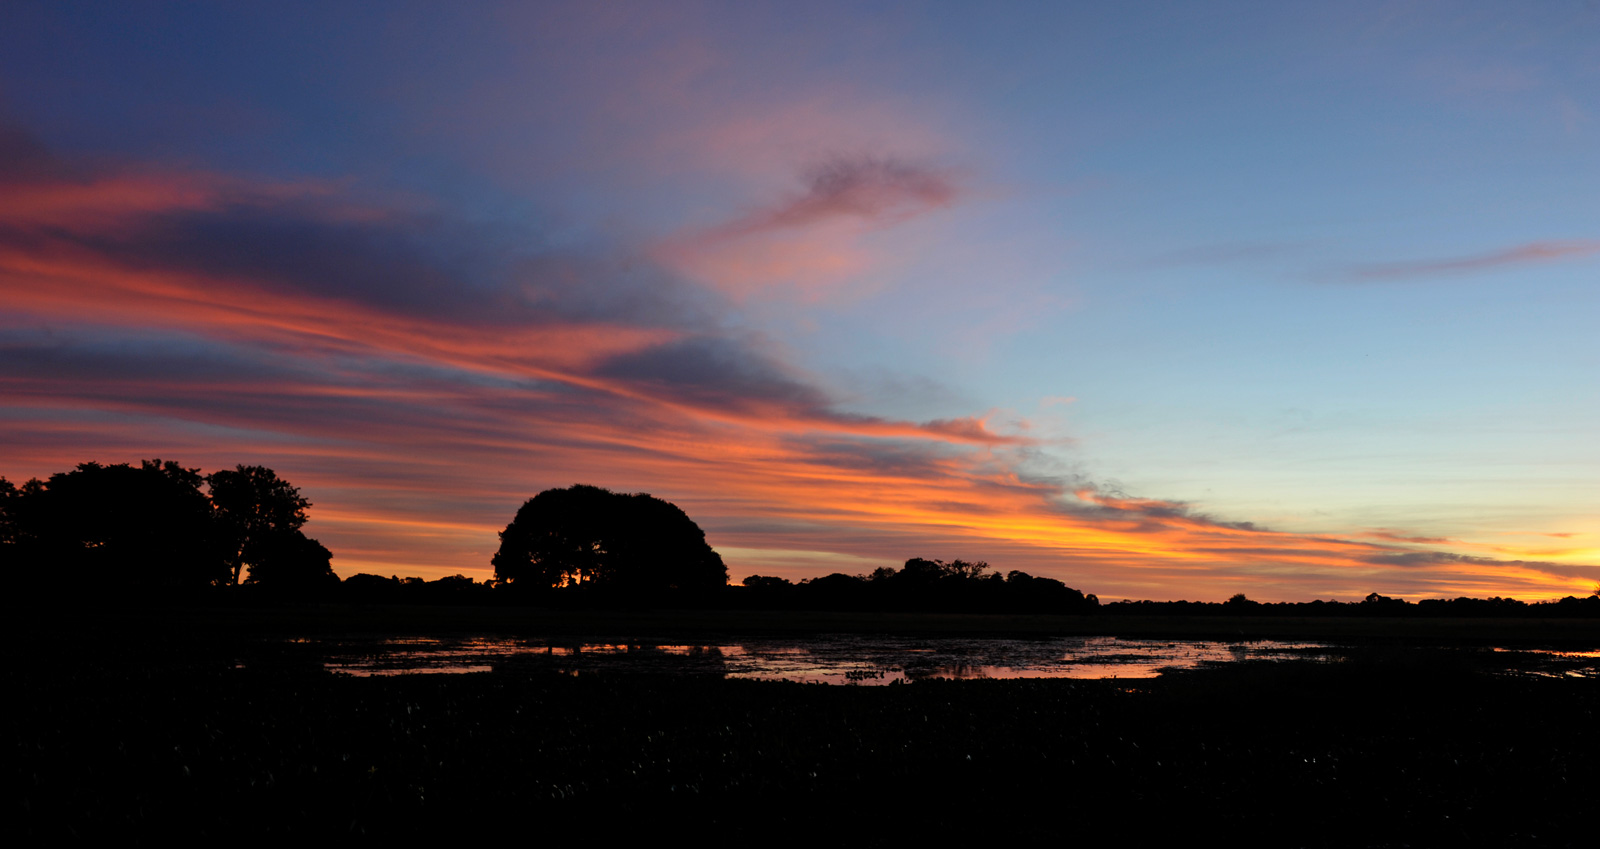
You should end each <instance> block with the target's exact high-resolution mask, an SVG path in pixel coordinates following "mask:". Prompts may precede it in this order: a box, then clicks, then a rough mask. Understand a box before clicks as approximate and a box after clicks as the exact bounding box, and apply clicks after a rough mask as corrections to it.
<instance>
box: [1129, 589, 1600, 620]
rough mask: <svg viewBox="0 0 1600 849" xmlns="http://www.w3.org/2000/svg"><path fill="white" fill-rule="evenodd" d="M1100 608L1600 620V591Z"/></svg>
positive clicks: (1138, 612) (1148, 612)
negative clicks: (1539, 596)
mask: <svg viewBox="0 0 1600 849" xmlns="http://www.w3.org/2000/svg"><path fill="white" fill-rule="evenodd" d="M1100 610H1101V611H1102V612H1104V613H1106V614H1109V615H1112V616H1264V617H1269V616H1298V617H1321V616H1328V617H1338V616H1381V617H1388V618H1413V617H1414V618H1438V619H1450V618H1454V619H1475V618H1510V619H1515V618H1523V617H1530V618H1551V619H1569V618H1600V589H1597V592H1596V593H1595V594H1593V595H1589V596H1585V597H1583V598H1577V597H1576V596H1567V597H1566V598H1562V599H1557V600H1555V601H1535V602H1527V601H1519V600H1517V599H1514V598H1500V597H1498V596H1496V597H1494V598H1466V597H1461V598H1425V599H1422V600H1421V601H1416V602H1409V601H1406V600H1404V599H1399V598H1390V597H1388V596H1384V595H1379V594H1377V593H1371V594H1369V595H1368V596H1367V597H1366V598H1365V599H1362V600H1361V601H1348V602H1346V601H1279V602H1260V601H1252V600H1250V599H1249V598H1246V597H1245V596H1244V595H1243V594H1240V595H1235V596H1234V597H1233V598H1230V599H1228V600H1227V601H1224V602H1205V601H1126V600H1124V601H1114V602H1111V603H1109V604H1104V605H1101V607H1100Z"/></svg>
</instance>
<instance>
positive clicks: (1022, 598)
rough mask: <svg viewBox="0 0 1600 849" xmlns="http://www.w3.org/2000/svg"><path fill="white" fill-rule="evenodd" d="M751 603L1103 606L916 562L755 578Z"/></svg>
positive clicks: (968, 609) (966, 569)
mask: <svg viewBox="0 0 1600 849" xmlns="http://www.w3.org/2000/svg"><path fill="white" fill-rule="evenodd" d="M743 583H744V592H743V593H738V595H741V596H742V595H746V594H748V595H749V596H750V598H749V599H747V600H746V601H747V602H748V603H750V604H751V605H753V606H761V607H770V608H816V609H829V610H926V611H940V612H953V613H954V612H963V613H1088V612H1091V611H1093V610H1094V609H1095V608H1096V607H1098V606H1099V604H1100V600H1099V599H1097V598H1095V597H1094V596H1093V595H1085V594H1084V593H1083V592H1081V591H1080V590H1075V589H1073V588H1072V587H1069V586H1067V585H1066V584H1063V583H1062V582H1060V581H1058V580H1055V579H1054V578H1036V577H1034V576H1032V575H1029V574H1028V573H1026V572H1021V571H1016V570H1012V571H1011V572H1008V573H1006V574H1004V575H1002V574H1000V573H999V572H997V571H995V570H993V569H991V568H990V567H989V564H988V563H985V562H983V561H978V562H969V561H966V560H952V561H950V562H948V563H946V562H945V561H943V560H928V559H925V558H921V557H913V558H911V559H910V560H907V561H906V563H905V567H904V568H901V569H893V568H890V567H887V566H885V567H881V568H879V569H877V570H875V571H873V572H872V573H871V574H866V575H846V574H844V573H842V572H835V573H834V574H832V575H826V576H823V577H821V578H808V579H806V580H803V581H801V582H799V583H798V584H796V583H791V582H790V581H788V580H786V579H784V578H773V577H767V576H763V575H751V576H750V577H748V578H745V579H744V582H743Z"/></svg>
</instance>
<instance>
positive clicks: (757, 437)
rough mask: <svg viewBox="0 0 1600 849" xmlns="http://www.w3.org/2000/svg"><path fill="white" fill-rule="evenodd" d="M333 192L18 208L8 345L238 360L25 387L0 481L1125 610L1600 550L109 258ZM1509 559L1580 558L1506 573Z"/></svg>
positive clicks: (620, 352) (183, 187)
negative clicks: (1227, 502) (526, 518)
mask: <svg viewBox="0 0 1600 849" xmlns="http://www.w3.org/2000/svg"><path fill="white" fill-rule="evenodd" d="M323 192H324V190H323V189H320V188H316V187H309V188H296V187H282V186H278V187H270V186H269V187H264V188H261V187H257V188H251V187H246V186H242V185H240V184H237V183H235V182H231V181H222V180H220V179H215V178H206V177H203V176H194V175H172V176H168V177H161V176H159V175H142V176H140V177H138V178H136V179H135V178H126V179H124V178H106V179H104V180H101V181H99V182H84V183H77V184H73V185H70V186H50V185H40V186H36V187H34V188H33V189H32V190H31V192H22V193H17V194H10V195H6V196H5V200H4V201H3V202H0V221H10V222H11V223H12V224H14V225H16V226H18V227H20V228H21V229H22V230H24V231H26V232H28V233H31V234H33V237H32V238H31V239H20V240H15V242H14V243H8V244H5V245H4V246H0V295H3V297H4V298H5V302H6V304H7V306H8V310H9V311H10V313H11V318H10V319H9V321H10V325H11V327H12V328H13V329H14V328H27V327H30V326H32V325H34V324H45V323H54V324H59V325H64V326H68V327H89V328H94V329H95V332H96V333H100V332H102V331H115V332H122V333H126V334H131V335H133V336H139V335H141V334H143V335H146V336H148V335H150V334H152V333H155V332H158V331H159V332H161V333H164V334H166V336H165V338H166V339H168V340H169V343H170V344H172V345H189V346H193V347H194V348H196V349H197V350H200V351H202V352H212V351H216V352H224V353H230V354H231V353H233V352H242V353H239V357H240V362H238V363H232V364H230V363H222V364H220V365H217V366H216V367H214V368H212V367H209V366H208V364H207V362H206V355H205V354H202V355H200V356H198V357H189V358H185V359H183V363H184V364H185V366H186V367H187V368H189V371H187V372H185V371H183V369H175V368H174V367H173V365H172V363H168V362H165V361H161V360H153V361H150V362H147V363H146V362H142V361H140V360H139V359H138V357H137V356H135V357H128V356H124V355H123V354H122V353H120V352H119V350H120V349H119V350H113V351H111V352H110V353H109V354H106V355H104V356H102V357H100V358H99V359H94V358H92V357H90V356H89V355H87V354H86V355H83V356H81V357H79V358H78V359H71V358H68V359H64V360H62V361H61V362H59V363H53V362H52V363H47V364H46V365H44V366H40V367H39V368H38V369H36V370H35V371H32V372H29V371H26V370H18V371H16V372H13V373H8V374H7V375H6V376H5V377H3V378H0V386H3V388H4V390H5V394H6V397H7V398H8V399H9V404H10V410H11V412H10V413H8V416H9V418H8V424H9V426H10V429H11V430H12V431H13V433H14V435H13V436H10V437H8V439H7V442H8V454H7V457H6V461H7V463H8V464H10V467H9V468H6V469H3V470H0V472H4V473H5V474H7V475H8V476H11V477H13V478H17V479H25V478H27V477H30V476H47V475H49V474H50V473H52V472H56V471H64V470H66V469H69V468H71V467H72V466H73V465H75V464H77V463H79V462H84V461H90V460H94V461H99V462H130V461H137V460H139V459H143V458H148V457H156V456H160V457H163V458H166V459H177V460H179V461H180V462H182V463H185V464H198V465H201V466H202V467H204V468H206V469H207V470H212V469H216V468H222V467H227V466H231V465H234V464H236V463H250V464H257V463H259V464H263V465H269V466H272V467H274V468H275V469H276V470H277V471H278V472H279V473H280V474H281V475H283V476H284V477H285V478H286V479H288V480H290V481H292V482H294V483H295V484H296V485H298V486H300V487H301V489H302V490H303V492H305V494H307V495H308V496H309V497H310V498H311V500H312V501H313V505H314V506H313V508H312V511H311V515H312V521H311V523H310V524H309V525H308V526H307V531H308V532H309V533H311V534H312V535H313V536H318V537H319V538H321V539H322V541H323V542H324V543H325V544H327V545H328V546H329V548H331V549H332V550H333V551H334V554H335V559H334V566H335V568H336V569H337V570H338V571H339V572H340V573H341V574H343V575H346V576H348V575H350V574H353V573H356V572H381V573H385V574H388V573H393V574H400V575H419V576H423V577H430V578H431V577H440V576H443V575H449V574H457V573H461V574H467V575H474V576H477V577H486V576H487V572H488V568H489V567H488V559H489V556H490V555H491V554H492V553H493V551H494V549H495V547H496V545H497V541H496V537H495V534H496V532H497V530H498V529H499V528H502V527H504V524H505V522H507V521H509V520H510V517H511V516H512V514H513V513H514V512H515V510H516V509H517V507H518V506H519V505H520V504H521V503H522V501H523V500H524V499H526V498H528V497H531V496H532V495H534V494H535V493H537V492H538V491H540V490H542V489H546V488H550V487H557V486H567V485H570V484H572V483H590V484H595V485H600V486H606V487H609V488H612V489H615V490H620V491H630V492H633V491H647V492H651V493H652V494H655V495H657V496H658V497H662V498H665V499H667V500H670V501H672V502H674V503H676V504H678V505H679V506H680V507H682V508H684V510H685V511H686V512H688V513H689V515H690V516H691V517H692V518H694V519H695V520H697V521H698V522H699V524H700V525H701V526H702V527H703V528H704V529H706V530H707V533H708V538H709V540H710V541H711V543H712V545H713V546H714V547H722V546H725V547H727V548H728V549H730V550H737V551H738V552H740V554H739V556H738V557H737V558H735V559H734V560H733V562H730V563H729V566H730V570H731V572H732V573H733V576H734V578H735V579H736V580H737V579H738V578H739V577H742V576H743V575H748V574H752V573H767V574H778V575H782V576H785V577H791V578H803V577H810V576H812V575H813V574H815V573H809V572H807V571H806V570H807V569H810V568H814V567H815V566H816V565H818V564H824V563H829V562H838V563H849V564H856V565H857V566H863V565H864V564H879V565H898V564H899V563H900V562H902V561H904V560H905V559H907V558H909V557H913V556H926V557H936V558H943V559H949V558H956V557H959V558H963V559H969V560H987V561H989V562H990V563H991V564H992V565H993V566H994V567H996V568H998V569H1000V570H1001V571H1009V570H1011V569H1020V570H1023V571H1026V572H1030V573H1032V574H1036V575H1043V576H1048V577H1055V578H1059V579H1062V580H1064V581H1066V582H1067V583H1068V584H1070V585H1072V586H1075V587H1079V588H1081V589H1083V590H1085V591H1086V592H1093V593H1096V594H1099V595H1100V596H1101V597H1102V598H1104V599H1107V600H1110V599H1114V598H1117V597H1122V596H1130V597H1151V598H1180V597H1186V598H1197V599H1199V598H1208V599H1221V598H1226V597H1227V596H1229V595H1231V594H1232V593H1233V592H1237V591H1244V592H1247V593H1248V594H1250V595H1251V596H1252V597H1256V598H1259V599H1261V600H1280V599H1308V598H1312V597H1325V596H1339V597H1343V598H1345V599H1353V598H1360V597H1362V596H1364V595H1365V594H1366V593H1367V592H1372V591H1377V592H1383V593H1385V594H1389V595H1401V596H1408V597H1413V598H1414V597H1418V596H1431V597H1437V596H1455V595H1485V594H1493V595H1502V596H1510V597H1515V598H1524V599H1543V598H1551V597H1557V596H1562V595H1568V594H1584V593H1586V592H1587V591H1588V589H1589V588H1590V587H1591V586H1592V585H1593V583H1594V580H1595V578H1594V571H1595V570H1594V568H1593V567H1588V566H1584V565H1583V564H1581V563H1578V562H1576V561H1575V560H1572V558H1591V559H1592V558H1593V557H1594V555H1595V554H1596V549H1595V548H1594V547H1593V546H1589V545H1580V544H1573V545H1566V544H1563V545H1560V546H1544V547H1537V548H1536V547H1528V546H1498V547H1497V546H1491V545H1487V544H1479V543H1474V542H1471V541H1462V540H1446V539H1434V538H1416V537H1408V536H1406V535H1404V534H1400V533H1395V532H1392V531H1389V530H1369V531H1361V530H1356V531H1352V532H1351V534H1350V538H1342V537H1338V536H1329V535H1319V534H1303V533H1292V532H1279V531H1271V530H1262V529H1257V528H1253V527H1247V526H1236V525H1229V524H1223V523H1219V522H1215V521H1212V520H1209V519H1205V518H1201V517H1197V516H1195V515H1192V514H1190V513H1189V512H1188V511H1187V510H1186V509H1185V507H1184V505H1182V504H1175V503H1171V502H1164V501H1160V500H1158V499H1149V498H1127V497H1120V496H1119V497H1114V496H1111V495H1107V494H1104V493H1101V492H1099V491H1097V490H1095V489H1093V488H1092V487H1090V488H1085V487H1081V486H1073V485H1068V484H1058V483H1050V482H1041V481H1038V480H1030V479H1027V478H1026V477H1024V476H1023V475H1022V473H1021V471H1020V470H1021V468H1022V465H1023V463H1024V461H1025V456H1024V455H1023V453H1021V452H1024V451H1026V450H1029V449H1033V448H1037V447H1038V446H1039V445H1041V444H1042V443H1041V442H1040V441H1038V440H1036V439H1034V438H1031V437H1029V436H1028V435H1027V434H1026V431H1025V430H1023V429H1020V428H1019V429H1018V430H1016V431H1012V432H1003V431H997V430H995V429H993V427H992V426H991V424H990V422H991V421H992V419H993V415H992V414H987V415H983V416H969V417H965V418H951V419H944V420H935V421H928V422H921V423H918V422H911V421H896V420H890V419H884V418H877V417H870V416H859V415H851V414H847V413H841V412H839V411H837V410H835V409H834V408H832V407H831V406H829V405H828V404H826V403H822V402H820V401H817V400H816V399H814V398H812V397H810V395H808V394H807V393H806V391H802V390H799V389H796V390H793V391H787V392H777V393H772V394H766V395H763V394H760V393H754V394H744V395H740V394H738V393H737V392H732V391H729V392H724V393H721V394H718V393H717V392H713V391H711V390H710V389H704V390H703V391H684V390H683V389H681V388H679V387H677V386H675V385H669V384H666V383H664V382H663V381H662V380H659V379H653V378H652V377H651V376H650V375H649V374H648V373H646V374H645V375H643V376H633V375H629V374H627V373H626V372H624V371H619V370H618V369H616V368H609V369H608V368H607V367H606V364H608V363H615V362H617V361H618V359H619V358H623V357H627V356H637V355H643V356H649V355H651V352H653V351H657V350H659V349H661V348H662V347H663V346H669V345H672V344H675V343H679V342H683V341H685V340H691V337H692V334H691V333H690V332H689V331H687V330H683V329H673V328H670V327H665V326H650V325H648V324H630V323H627V322H625V321H622V320H616V319H613V320H599V319H587V320H580V319H576V318H571V317H565V318H563V317H561V316H546V317H544V318H542V319H541V320H540V321H538V322H524V323H515V322H511V321H499V320H498V317H497V316H493V315H489V316H484V317H481V318H479V319H477V320H464V319H452V318H450V317H448V316H438V315H431V314H428V313H427V312H425V311H418V310H411V311H403V310H400V309H398V308H395V307H393V306H388V305H385V304H384V303H383V302H382V301H381V300H379V299H376V298H374V299H373V300H371V301H363V300H362V299H361V298H360V297H357V296H355V295H351V296H340V295H336V294H314V293H308V292H306V291H300V290H297V289H295V288H294V287H293V286H289V285H279V282H278V281H274V280H270V279H253V278H248V277H246V276H241V275H239V274H237V273H221V272H211V271H206V270H203V269H198V268H195V267H187V266H183V265H181V264H171V265H163V264H162V263H161V262H160V258H159V257H157V258H153V259H150V258H146V259H141V260H139V261H134V260H130V259H128V258H126V257H120V256H118V255H117V254H116V251H114V250H110V249H103V248H97V247H94V246H93V245H94V244H96V240H97V239H101V238H104V239H106V240H111V241H114V238H113V237H116V238H121V237H122V234H123V233H124V231H125V230H128V229H129V228H134V229H135V231H136V227H135V225H136V224H137V222H138V220H139V219H140V218H141V217H142V216H147V215H152V214H156V213H177V212H193V211H201V212H204V211H206V210H211V209H215V208H217V207H219V206H223V205H226V204H238V203H249V204H258V205H262V206H266V207H271V206H272V205H273V204H275V203H278V202H280V201H282V200H283V199H284V198H286V197H288V198H292V199H296V200H302V201H303V200H306V199H307V198H308V197H309V198H316V197H321V196H322V194H323ZM936 199H937V198H936ZM890 201H894V199H893V198H891V199H890V200H888V201H884V202H885V203H888V202H890ZM808 209H809V208H808ZM329 214H330V215H333V214H335V213H329ZM338 214H341V215H342V214H344V213H338ZM806 214H807V215H810V214H813V213H812V212H809V211H808V212H807V213H806ZM816 214H820V213H816ZM19 222H20V223H19ZM62 230H66V231H70V232H68V233H67V235H62V233H61V232H59V231H62ZM722 261H730V262H731V261H733V260H729V259H727V258H724V260H722ZM828 262H833V260H829V261H828ZM508 309H511V307H508ZM115 332H112V333H108V334H107V338H115ZM130 350H138V351H141V352H142V351H143V350H144V348H141V347H139V346H132V347H131V348H130ZM768 367H769V368H770V369H772V370H773V372H774V377H773V378H772V379H773V380H779V381H781V380H791V379H792V381H793V382H794V384H795V385H796V386H800V385H802V384H801V383H800V381H801V376H798V375H796V376H792V378H791V375H789V374H786V373H785V372H784V371H783V367H782V366H781V365H769V366H768ZM691 388H694V389H697V390H699V389H700V388H699V387H691ZM713 388H715V387H713ZM1025 427H1026V423H1025V422H1024V423H1023V428H1025ZM18 482H20V481H18ZM1441 545H1443V546H1446V548H1444V549H1441V548H1439V546H1441ZM1463 549H1465V550H1468V551H1472V552H1476V553H1475V554H1473V555H1471V556H1468V555H1461V554H1460V553H1459V552H1460V551H1461V550H1463ZM1504 554H1510V555H1514V556H1516V557H1519V558H1520V557H1524V556H1526V557H1528V558H1548V557H1559V558H1562V559H1563V561H1564V562H1565V563H1568V564H1570V565H1566V566H1564V565H1563V564H1562V563H1550V562H1543V560H1542V559H1541V560H1537V561H1535V560H1528V561H1524V560H1520V559H1519V560H1512V561H1508V560H1504V559H1496V558H1497V557H1498V556H1499V555H1504Z"/></svg>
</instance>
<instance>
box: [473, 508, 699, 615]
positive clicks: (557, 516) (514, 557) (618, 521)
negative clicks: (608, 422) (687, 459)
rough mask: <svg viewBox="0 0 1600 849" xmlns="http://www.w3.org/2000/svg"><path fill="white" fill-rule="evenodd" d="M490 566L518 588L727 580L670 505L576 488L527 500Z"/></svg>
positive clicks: (690, 524) (679, 585)
mask: <svg viewBox="0 0 1600 849" xmlns="http://www.w3.org/2000/svg"><path fill="white" fill-rule="evenodd" d="M492 562H493V564H494V569H495V577H496V578H497V579H499V580H501V581H505V582H507V583H508V584H510V585H513V586H524V587H528V586H532V587H562V586H574V585H581V584H592V585H594V586H599V587H608V588H612V589H625V590H645V591H659V590H667V589H708V588H715V587H720V586H723V585H725V584H726V583H727V581H728V569H727V567H726V566H724V565H723V563H722V558H721V557H720V556H718V555H717V553H716V552H715V551H713V550H712V549H711V546H710V545H707V544H706V537H705V533H704V532H702V531H701V530H700V527H699V526H698V525H696V524H695V523H694V521H693V520H691V519H690V518H689V517H688V516H687V515H686V514H685V513H684V512H683V511H682V510H680V509H678V508H677V507H676V506H675V505H673V504H671V503H669V502H666V501H663V500H661V499H659V498H654V497H652V496H650V495H648V494H645V493H637V494H632V495H629V494H625V493H617V492H611V491H610V490H606V489H601V488H599V487H594V486H585V485H582V484H576V485H573V486H571V487H568V488H566V489H547V490H545V491H544V492H541V493H539V494H538V495H536V496H534V497H533V498H530V499H528V501H527V502H526V503H524V504H523V505H522V508H521V509H520V510H518V511H517V515H516V518H514V519H512V520H511V524H509V525H507V526H506V529H505V530H504V531H502V532H501V533H500V550H499V551H498V552H496V553H495V555H494V559H493V561H492Z"/></svg>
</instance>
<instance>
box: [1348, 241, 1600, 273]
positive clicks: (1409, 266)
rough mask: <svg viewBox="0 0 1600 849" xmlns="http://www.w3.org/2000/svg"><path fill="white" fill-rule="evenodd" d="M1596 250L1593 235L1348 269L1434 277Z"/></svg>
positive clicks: (1571, 256) (1598, 244) (1577, 255)
mask: <svg viewBox="0 0 1600 849" xmlns="http://www.w3.org/2000/svg"><path fill="white" fill-rule="evenodd" d="M1596 254H1600V240H1597V239H1572V240H1566V241H1549V242H1528V243H1526V244H1522V245H1514V246H1512V247H1508V248H1502V249H1500V250H1496V251H1490V252H1488V253H1482V254H1473V255H1470V256H1461V257H1444V258H1439V259H1429V260H1417V261H1409V262H1390V263H1378V264H1373V265H1364V266H1358V267H1357V268H1355V269H1353V270H1352V271H1351V272H1350V273H1349V279H1352V280H1358V281H1371V280H1396V279H1406V278H1412V277H1434V276H1440V275H1449V274H1457V273H1472V272H1477V271H1490V270H1493V269H1497V268H1504V267H1508V266H1518V265H1530V264H1538V263H1547V262H1558V261H1561V260H1573V259H1582V258H1584V257H1590V256H1595V255H1596Z"/></svg>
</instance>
